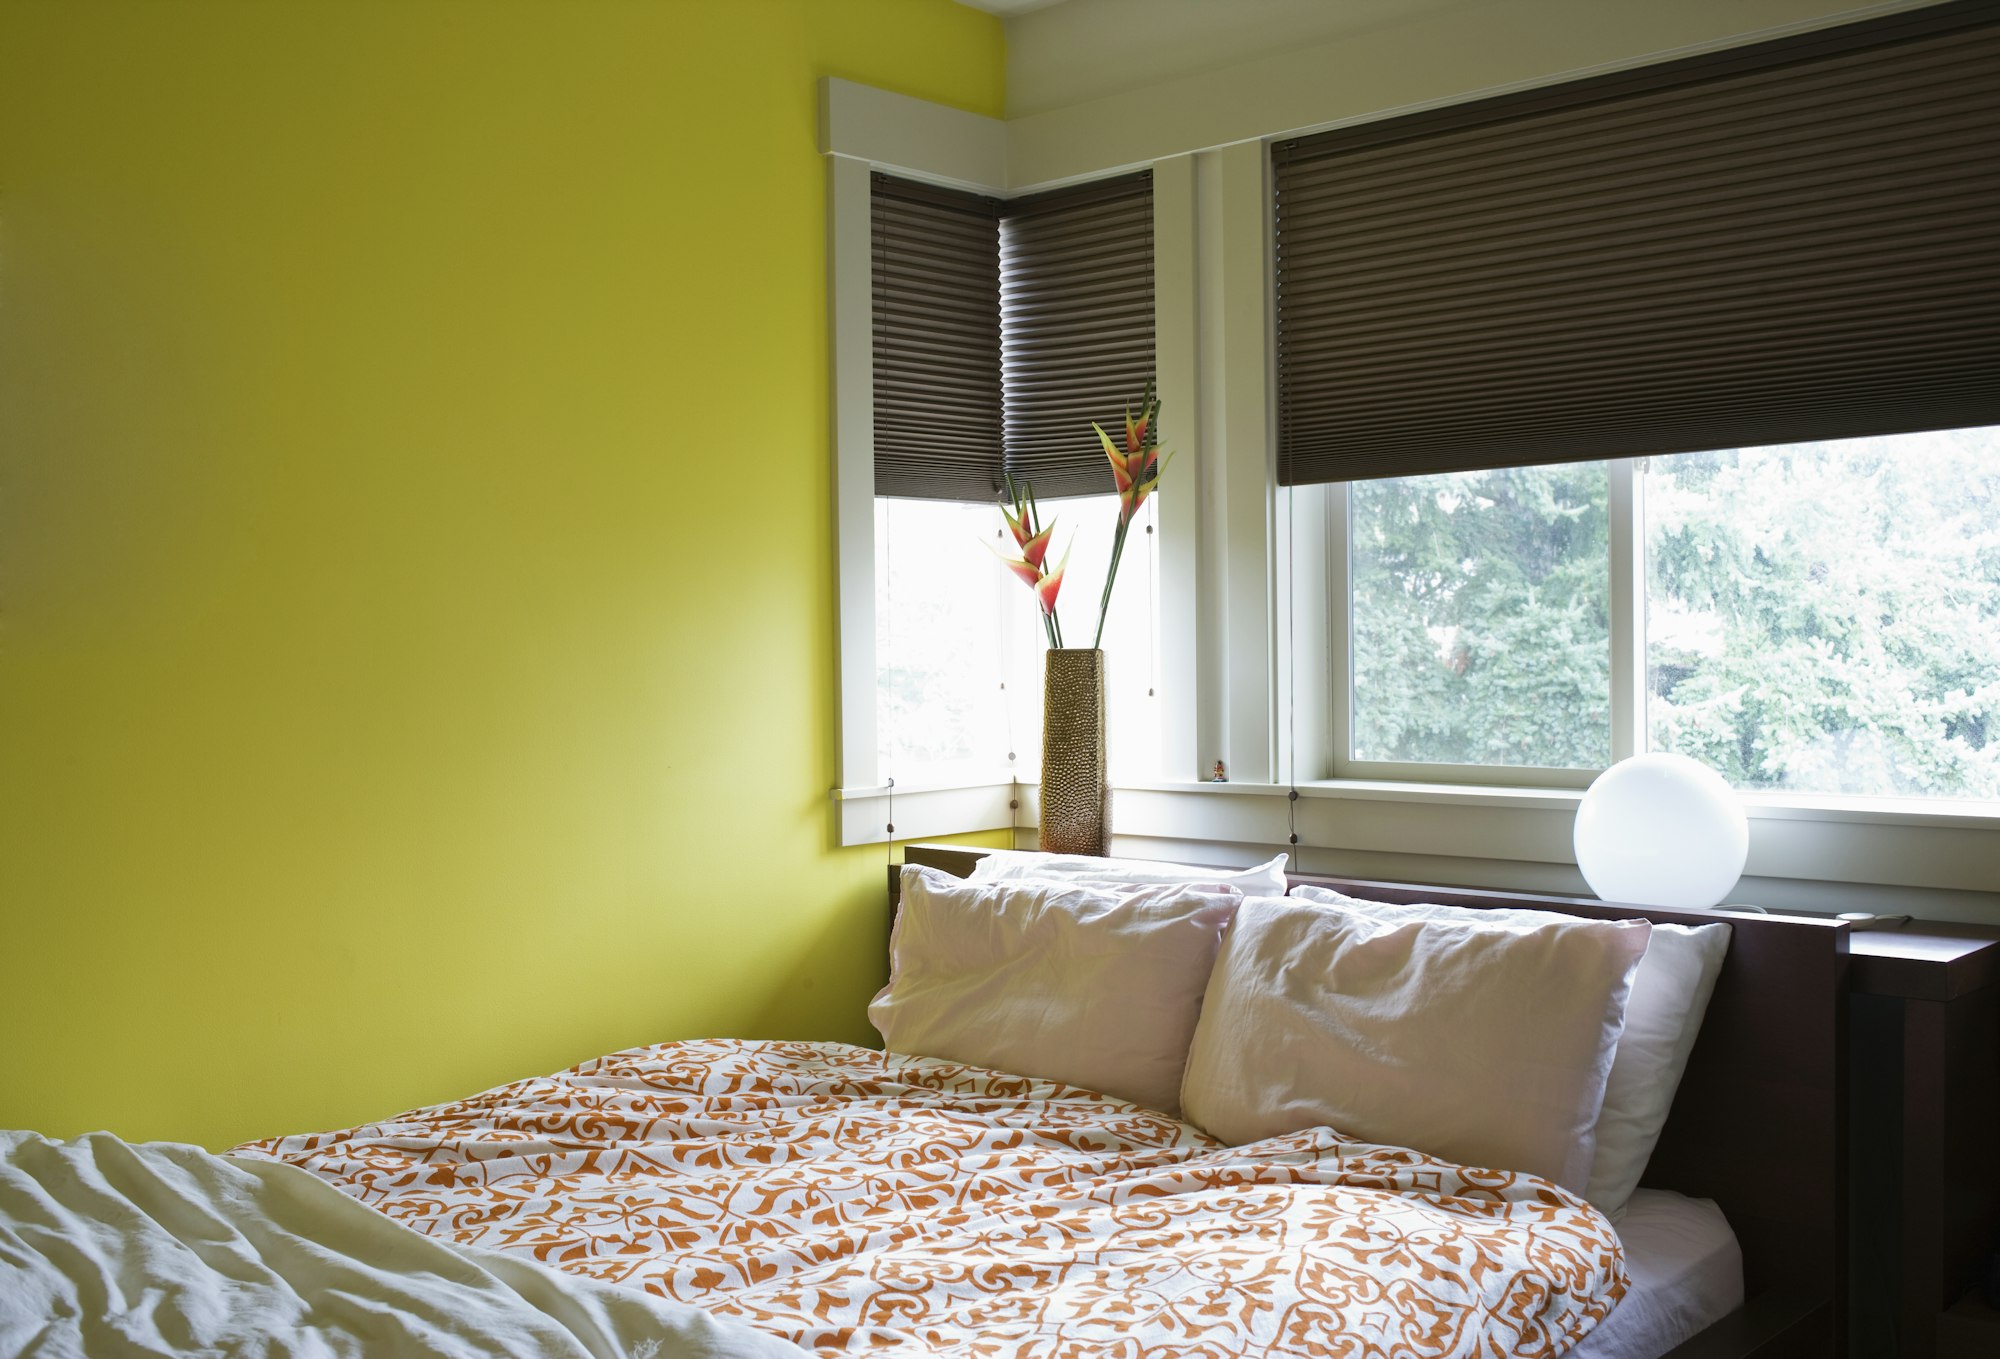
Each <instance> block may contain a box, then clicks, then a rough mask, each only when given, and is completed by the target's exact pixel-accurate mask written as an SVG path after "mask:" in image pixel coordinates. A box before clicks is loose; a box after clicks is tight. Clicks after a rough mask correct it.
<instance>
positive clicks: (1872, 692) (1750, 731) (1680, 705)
mask: <svg viewBox="0 0 2000 1359" xmlns="http://www.w3.org/2000/svg"><path fill="white" fill-rule="evenodd" d="M1621 484H1622V485H1624V486H1625V487H1627V488H1629V491H1628V493H1627V494H1624V495H1620V494H1618V493H1616V489H1615V488H1616V487H1618V486H1619V485H1621ZM1342 491H1343V493H1342V494H1341V495H1340V496H1338V497H1336V498H1335V503H1336V505H1339V504H1340V503H1341V502H1344V503H1345V506H1346V508H1345V512H1344V514H1343V513H1341V512H1340V511H1339V510H1338V509H1336V511H1335V513H1334V514H1333V516H1332V519H1331V522H1330V523H1329V529H1330V530H1331V532H1332V533H1333V535H1334V536H1335V537H1336V539H1338V538H1339V537H1341V536H1343V535H1344V537H1345V540H1346V541H1345V555H1346V560H1347V569H1346V572H1345V575H1344V578H1345V580H1346V582H1347V597H1346V599H1345V600H1344V601H1336V604H1337V605H1338V604H1341V603H1344V608H1343V607H1336V608H1335V609H1334V610H1333V618H1334V628H1335V633H1336V637H1335V643H1336V645H1335V655H1336V656H1339V655H1342V654H1345V655H1346V657H1347V664H1346V666H1345V667H1344V668H1342V670H1341V677H1344V679H1345V683H1344V684H1340V683H1338V682H1337V683H1336V686H1335V688H1334V692H1333V694H1332V695H1331V698H1332V700H1333V701H1334V702H1335V703H1336V704H1343V705H1345V710H1346V713H1347V716H1348V723H1347V726H1346V728H1345V732H1346V735H1345V738H1344V740H1343V742H1342V745H1341V748H1340V749H1337V750H1336V751H1335V760H1334V772H1335V773H1336V774H1340V775H1345V776H1349V777H1378V778H1421V779H1425V780H1433V781H1435V780H1464V779H1468V778H1469V779H1472V780H1474V781H1478V782H1491V781H1493V780H1494V779H1496V778H1500V779H1506V780H1509V781H1513V782H1518V783H1528V784H1533V783H1556V784H1561V783H1580V782H1581V781H1583V779H1586V778H1587V777H1588V776H1589V775H1590V774H1592V773H1594V772H1595V771H1597V770H1600V769H1602V768H1604V767H1606V766H1607V765H1609V764H1610V763H1612V761H1613V760H1614V759H1616V758H1619V757H1620V756H1622V755H1624V754H1631V753H1636V752H1637V751H1641V750H1664V751H1674V752H1677V753H1680V754H1684V755H1688V756H1690V757H1692V758H1694V759H1697V760H1699V761H1701V762H1702V763H1704V764H1706V765H1708V766H1709V767H1711V768H1713V769H1715V770H1717V771H1718V772H1720V773H1721V774H1722V775H1723V776H1724V777H1725V778H1727V779H1728V780H1729V781H1730V782H1731V783H1732V784H1733V785H1735V786H1736V787H1738V788H1741V789H1744V790H1746V791H1753V792H1755V791H1766V792H1778V793H1796V794H1803V795H1812V796H1816V797H1866V798H1928V799H1949V800H1953V801H1974V802H1993V801H2000V428H1993V427H1982V428H1977V429H1961V430H1945V431H1935V432H1931V433H1923V434H1907V435H1893V436H1883V437H1878V438H1867V439H1849V440H1838V441H1832V442H1820V443H1803V444H1784V445H1774V446H1768V447H1761V448H1747V449H1729V450H1723V451H1718V452H1706V453H1686V454H1675V455H1670V456H1663V457H1656V458H1649V459H1634V460H1625V461H1620V462H1613V463H1561V464H1556V465H1554V466H1545V467H1522V468H1510V469H1503V470H1498V471H1486V472H1462V473H1451V474H1440V475H1436V476H1422V477H1402V478H1391V479H1384V480H1378V481H1366V482H1356V483H1353V484H1351V485H1349V486H1347V487H1345V488H1342ZM1621 557H1622V558H1623V561H1622V563H1621ZM1620 579H1624V580H1628V581H1631V582H1635V583H1636V584H1637V588H1633V589H1626V590H1621V589H1619V588H1618V587H1617V585H1616V584H1615V582H1616V581H1618V580H1620ZM1343 629H1344V631H1343ZM1621 632H1622V634H1623V635H1625V636H1628V637H1631V638H1633V639H1635V645H1636V647H1637V652H1636V655H1635V663H1634V664H1631V665H1629V666H1625V667H1621V666H1619V665H1618V664H1617V651H1616V647H1615V645H1614V639H1615V638H1616V637H1618V636H1619V635H1620V634H1621ZM1621 689H1623V690H1624V691H1625V692H1624V695H1623V697H1624V700H1625V701H1624V702H1623V703H1622V704H1621V702H1620V698H1621ZM1621 711H1622V712H1623V713H1625V714H1628V716H1627V717H1626V718H1625V723H1626V726H1625V729H1623V730H1621V729H1620V726H1619V719H1618V714H1619V713H1620V712H1621ZM1339 730H1341V728H1340V727H1339V725H1338V724H1336V731H1339ZM1579 776H1580V777H1579Z"/></svg>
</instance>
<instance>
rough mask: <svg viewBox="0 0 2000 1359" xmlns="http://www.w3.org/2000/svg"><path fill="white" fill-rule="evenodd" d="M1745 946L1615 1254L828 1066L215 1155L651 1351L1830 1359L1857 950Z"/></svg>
mask: <svg viewBox="0 0 2000 1359" xmlns="http://www.w3.org/2000/svg"><path fill="white" fill-rule="evenodd" d="M909 858H910V860H911V861H912V862H914V863H920V864H926V865H929V866H930V867H932V868H935V869H938V870H941V871H944V872H947V873H963V872H966V871H969V870H970V869H971V867H972V864H973V863H974V862H975V857H974V856H971V855H968V854H967V853H966V852H964V851H957V850H946V849H929V848H923V847H917V848H913V849H912V850H911V851H910V852H909ZM895 881H896V880H895V879H894V878H893V875H892V893H891V895H892V901H893V898H894V896H895V890H894V883H895ZM1308 881H1310V882H1313V883H1317V884H1319V885H1322V886H1332V887H1335V888H1338V889H1340V890H1352V891H1357V892H1358V891H1361V890H1363V889H1364V888H1365V889H1366V890H1367V891H1369V892H1371V893H1373V894H1375V895H1377V896H1381V897H1383V899H1385V900H1393V899H1396V894H1398V893H1402V894H1405V895H1404V896H1403V897H1402V898H1401V899H1403V900H1409V901H1416V900H1438V899H1439V898H1440V896H1441V895H1443V896H1449V897H1450V898H1452V900H1453V902H1454V903H1455V904H1458V905H1464V906H1476V907H1493V908H1503V907H1513V908H1519V907H1523V906H1527V907H1534V908H1537V909H1550V908H1560V909H1562V910H1565V911H1567V912H1570V913H1572V914H1580V915H1588V916H1594V917H1598V918H1602V919H1609V920H1618V919H1622V918H1624V917H1627V916H1630V915H1631V914H1632V913H1631V912H1625V911H1621V909H1620V908H1617V907H1608V906H1604V905H1602V904H1600V903H1594V902H1575V901H1558V900H1555V899H1547V898H1524V897H1519V896H1507V895H1502V894H1480V893H1440V891H1439V890H1438V889H1415V888H1409V887H1395V886H1390V885H1385V884H1354V883H1337V882H1335V881H1334V880H1328V879H1314V880H1305V879H1300V880H1298V882H1300V883H1305V882H1308ZM1649 914H1651V915H1652V916H1655V917H1658V918H1660V919H1668V918H1673V919H1684V920H1688V921H1695V920H1700V919H1703V918H1704V917H1703V916H1702V914H1701V913H1660V912H1652V913H1649ZM1732 924H1733V925H1734V926H1735V929H1736V933H1735V939H1734V942H1733V944H1732V945H1731V947H1730V951H1729V956H1728V961H1727V964H1726V965H1725V966H1724V968H1723V970H1722V973H1721V975H1720V977H1719V978H1718V980H1717V982H1716V986H1715V992H1714V995H1713V998H1712V1000H1711V1001H1710V1004H1709V1011H1708V1018H1707V1020H1706V1022H1705V1024H1704V1025H1703V1029H1702V1037H1701V1039H1700V1041H1699V1043H1698V1044H1697V1047H1696V1050H1695V1052H1694V1055H1693V1057H1692V1059H1691V1060H1690V1062H1689V1065H1688V1068H1687V1074H1686V1077H1685V1078H1684V1080H1683V1082H1682V1087H1681V1094H1680V1096H1679V1098H1678V1099H1677V1100H1676V1101H1675V1104H1674V1110H1673V1114H1672V1117H1671V1119H1670V1121H1669V1124H1668V1128H1667V1131H1666V1133H1665V1134H1664V1135H1663V1137H1662V1140H1661V1142H1660V1145H1659V1148H1658V1150H1657V1152H1656V1153H1655V1154H1654V1158H1653V1164H1652V1169H1651V1171H1650V1172H1649V1174H1648V1177H1647V1184H1646V1187H1645V1188H1644V1189H1643V1190H1641V1191H1640V1193H1639V1194H1638V1195H1636V1196H1635V1197H1634V1198H1633V1200H1632V1203H1631V1205H1630V1206H1629V1207H1628V1208H1627V1209H1626V1211H1625V1215H1624V1218H1623V1219H1622V1220H1621V1222H1620V1224H1619V1226H1618V1227H1616V1228H1614V1227H1613V1226H1612V1225H1611V1224H1610V1223H1609V1222H1608V1221H1607V1220H1606V1219H1605V1218H1603V1217H1602V1216H1599V1215H1598V1214H1597V1213H1595V1212H1594V1211H1593V1210H1591V1209H1590V1208H1589V1207H1588V1206H1587V1205H1585V1204H1584V1203H1583V1202H1582V1201H1581V1200H1580V1199H1579V1198H1577V1197H1575V1196H1573V1195H1568V1194H1565V1193H1563V1192H1562V1191H1559V1190H1557V1189H1555V1188H1554V1187H1553V1186H1551V1185H1550V1184H1548V1183H1547V1182H1546V1181H1545V1180H1543V1179H1540V1178H1537V1177H1535V1176H1532V1175H1529V1174H1526V1173H1521V1174H1516V1173H1513V1172H1502V1171H1491V1170H1478V1169H1467V1168H1465V1167H1463V1166H1460V1165H1457V1164H1455V1163H1452V1162H1450V1161H1447V1160H1443V1159H1439V1158H1436V1157H1430V1156H1425V1155H1422V1154H1419V1153H1417V1152H1414V1151H1409V1150H1406V1149H1404V1148H1402V1147H1399V1146H1385V1145H1379V1144H1374V1143H1368V1142H1364V1141H1360V1140H1358V1139H1354V1138H1350V1137H1344V1136H1343V1135H1342V1134H1340V1133H1336V1132H1334V1131H1332V1130H1331V1129H1329V1128H1325V1127H1317V1128H1309V1129H1303V1130H1299V1131H1295V1132H1291V1133H1288V1134H1285V1135H1281V1136H1273V1137H1266V1138H1260V1139H1257V1140H1254V1141H1249V1142H1244V1143H1242V1144H1239V1145H1231V1144H1228V1143H1224V1142H1221V1141H1219V1140H1218V1139H1216V1138H1214V1137H1211V1136H1209V1135H1207V1134H1206V1133H1204V1132H1203V1131H1202V1130H1201V1129H1200V1128H1198V1127H1195V1126H1193V1125H1192V1124H1190V1123H1188V1122H1183V1121H1181V1120H1180V1119H1178V1118H1175V1117H1172V1116H1169V1115H1168V1114H1167V1113H1164V1112H1160V1111H1159V1110H1158V1109H1156V1108H1152V1107H1145V1106H1142V1105H1140V1104H1137V1103H1132V1102H1128V1101H1125V1100H1121V1099H1118V1098H1115V1097H1111V1096H1107V1095H1105V1094H1101V1093H1097V1092H1096V1091H1095V1090H1092V1089H1086V1088H1082V1087H1080V1086H1076V1085H1066V1084H1063V1083H1060V1082H1057V1081H1053V1080H1049V1079H1038V1078H1034V1077H1028V1076H1021V1075H1016V1074H1009V1073H1007V1072H1004V1071H998V1070H993V1069H988V1068H985V1067H981V1066H977V1065H969V1064H966V1063H962V1062H953V1061H948V1060H939V1059H936V1058H931V1057H922V1056H909V1055H903V1056H898V1055H894V1054H891V1053H883V1052H878V1051H874V1050H871V1049H864V1048H858V1047H851V1046H847V1045H843V1044H827V1043H752V1042H743V1041H736V1040H719V1039H718V1040H706V1041H698V1042H682V1043H668V1044H661V1045H657V1046H653V1047H646V1048H639V1049H634V1050H631V1051H628V1052H623V1053H617V1054H612V1055H610V1056H608V1057H604V1058H600V1059H597V1060H595V1061H591V1062H586V1063H584V1064H582V1065H580V1066H578V1067H576V1068H572V1069H571V1070H569V1071H566V1072H561V1073H557V1074H555V1075H552V1076H548V1077H541V1078H534V1079H530V1080H524V1081H518V1082H515V1083H513V1084H511V1085H508V1086H504V1087H501V1088H499V1089H497V1090H492V1091H488V1092H485V1093H483V1094H481V1095H477V1096H474V1097H472V1098H470V1099H466V1100H459V1101H453V1102H450V1103H446V1104H442V1105H437V1106H432V1107H430V1108H427V1109H421V1110H415V1111H411V1112H410V1113H408V1114H405V1115H401V1116H399V1117H398V1118H396V1119H393V1120H388V1121H385V1122H380V1123H375V1124H369V1125H364V1126H361V1127H357V1128H351V1129H345V1130H340V1131H335V1132H327V1133H314V1134H301V1135H296V1136H288V1137H280V1138H273V1139H269V1140H266V1141H263V1142H258V1143H254V1144H250V1145H248V1146H246V1147H244V1148H240V1149H238V1150H239V1153H240V1154H239V1155H238V1156H237V1157H234V1158H231V1161H232V1164H233V1165H234V1166H236V1167H238V1168H239V1169H240V1168H242V1167H253V1168H262V1167H268V1173H270V1174H273V1175H275V1174H277V1173H278V1172H280V1171H284V1172H288V1173H296V1172H310V1177H309V1178H312V1179H313V1180H315V1181H316V1185H315V1187H317V1185H331V1186H332V1187H333V1188H335V1189H337V1190H339V1191H341V1193H342V1194H343V1195H344V1196H345V1197H346V1198H348V1199H350V1200H358V1202H359V1203H360V1204H364V1205H367V1206H368V1208H370V1209H372V1210H374V1214H375V1217H376V1218H377V1219H379V1220H381V1221H383V1222H386V1223H392V1224H397V1225H398V1226H399V1227H400V1228H401V1229H406V1231H407V1235H408V1236H409V1237H410V1238H411V1239H413V1240H422V1241H424V1242H427V1243H434V1244H444V1245H449V1246H451V1247H452V1248H454V1249H458V1250H463V1251H465V1252H467V1253H468V1255H469V1257H470V1258H472V1259H474V1260H483V1261H487V1262H496V1261H497V1262H505V1261H512V1260H519V1261H524V1262H527V1263H528V1264H531V1265H532V1266H533V1267H534V1268H536V1269H539V1270H542V1271H543V1272H544V1274H545V1275H546V1276H549V1277H557V1276H560V1277H562V1278H566V1279H569V1280H574V1281H576V1282H577V1283H578V1284H579V1285H587V1286H588V1287H589V1288H591V1289H595V1290H597V1292H596V1293H595V1294H593V1295H591V1297H590V1298H588V1299H586V1301H588V1302H589V1303H590V1305H591V1306H594V1307H596V1308H598V1309H599V1313H602V1312H603V1311H604V1309H605V1308H606V1307H607V1306H609V1305H610V1304H607V1303H606V1302H605V1301H604V1299H606V1298H610V1299H612V1300H613V1302H614V1303H615V1301H616V1299H618V1298H620V1297H625V1296H641V1295H643V1296H645V1297H646V1298H648V1299H649V1300H651V1301H652V1302H655V1303H657V1304H658V1305H660V1306H661V1307H663V1308H666V1309H670V1310H668V1311H665V1312H663V1313H662V1314H661V1316H660V1317H658V1318H654V1319H653V1323H652V1324H655V1325H656V1326H659V1327H663V1328H665V1329H663V1330H661V1331H660V1334H663V1335H664V1334H671V1335H674V1336H683V1337H684V1336H685V1335H686V1334H688V1333H689V1327H690V1326H691V1325H696V1324H699V1325H713V1326H718V1327H723V1328H734V1329H725V1331H724V1332H719V1333H709V1332H701V1333H699V1334H697V1335H696V1337H695V1340H694V1341H693V1342H691V1343H688V1344H685V1345H683V1346H682V1347H680V1348H676V1344H678V1343H679V1342H676V1344H669V1345H668V1347H667V1348H665V1349H659V1348H654V1349H646V1350H644V1351H643V1352H645V1353H648V1354H655V1353H657V1354H659V1355H669V1354H676V1353H688V1354H715V1355H723V1354H729V1355H735V1354H738V1353H741V1354H745V1355H748V1354H752V1353H756V1354H762V1353H766V1352H767V1350H766V1349H759V1348H758V1345H760V1344H765V1343H766V1342H777V1343H778V1344H780V1345H782V1346H785V1347H796V1349H795V1351H794V1350H792V1349H789V1348H788V1349H787V1352H796V1353H800V1354H820V1355H832V1354H850V1353H851V1354H864V1353H865V1354H913V1355H914V1354H924V1355H936V1356H940V1359H1012V1357H1013V1356H1021V1357H1022V1359H1026V1356H1042V1355H1061V1356H1069V1355H1075V1356H1085V1355H1100V1354H1101V1355H1108V1356H1130V1359H1155V1357H1156V1356H1157V1357H1158V1359H1166V1357H1167V1356H1201V1357H1202V1359H1279V1357H1280V1356H1306V1355H1355V1356H1361V1355H1376V1354H1380V1355H1384V1356H1387V1355H1397V1356H1405V1355H1406V1356H1410V1357H1411V1359H1421V1357H1422V1356H1432V1355H1437V1356H1445V1355H1471V1354H1482V1355H1484V1354H1492V1355H1502V1354H1505V1355H1519V1356H1524V1359H1525V1357H1526V1356H1538V1355H1549V1356H1554V1355H1557V1354H1562V1353H1573V1354H1575V1355H1578V1356H1580V1359H1659V1357H1660V1356H1661V1355H1662V1354H1665V1353H1669V1352H1670V1353H1671V1354H1672V1355H1673V1356H1675V1359H1698V1357H1699V1356H1708V1355H1725V1354H1727V1355H1752V1354H1760V1355H1771V1356H1776V1355H1791V1354H1797V1355H1806V1354H1814V1355H1818V1354H1827V1353H1833V1352H1835V1349H1834V1347H1835V1344H1836V1343H1837V1342H1836V1338H1835V1336H1836V1327H1835V1326H1834V1317H1835V1315H1836V1309H1837V1307H1838V1305H1839V1294H1838V1269H1837V1265H1838V1262H1839V1259H1840V1254H1841V1250H1842V1244H1841V1243H1842V1236H1841V1233H1842V1230H1843V1225H1844V1224H1843V1220H1842V1214H1843V1209H1842V1199H1841V1194H1840V1192H1839V1175H1838V1165H1839V1154H1840V1150H1841V1149H1840V1147H1839V1144H1838V1137H1839V1128H1840V1126H1841V1121H1840V1119H1839V1118H1838V1117H1837V1116H1836V1115H1837V1113H1838V1105H1839V1100H1840V1098H1841V1087H1840V1081H1839V1075H1840V1062H1839V1057H1840V1050H1839V1049H1840V1041H1841V1027H1840V1011H1839V1006H1838V995H1839V985H1838V984H1839V981H1840V973H1841V968H1842V966H1843V964H1844V952H1845V933H1844V930H1843V929H1842V928H1840V927H1838V926H1835V925H1831V924H1828V923H1825V922H1818V921H1809V920H1790V919H1783V918H1778V917H1770V918H1753V919H1747V920H1746V919H1741V918H1732ZM492 1268H493V1270H494V1271H495V1272H499V1273H502V1274H504V1272H505V1271H504V1270H502V1269H500V1268H499V1266H497V1265H494V1266H492ZM535 1282H536V1281H535V1280H530V1281H529V1284H530V1285H534V1284H535ZM527 1291H528V1292H530V1293H531V1294H532V1292H533V1288H532V1286H531V1287H530V1288H528V1289H527ZM1739 1298H1742V1299H1747V1300H1744V1301H1741V1302H1740V1303H1739ZM579 1306H582V1304H581V1303H571V1304H568V1309H569V1311H568V1312H567V1313H565V1312H563V1309H562V1308H561V1307H552V1306H549V1305H543V1308H542V1310H543V1311H544V1312H554V1313H556V1314H559V1315H568V1314H570V1313H574V1312H575V1311H576V1309H577V1308H578V1307H579ZM593 1315H596V1314H593ZM690 1318H693V1319H695V1320H694V1321H690ZM1697 1328H1699V1333H1698V1334H1695V1335H1694V1336H1693V1337H1692V1338H1691V1339H1687V1340H1686V1341H1685V1342H1684V1343H1683V1342H1681V1341H1679V1339H1678V1337H1680V1336H1684V1335H1687V1334H1688V1333H1689V1332H1690V1331H1692V1330H1695V1329H1697ZM0 1335H4V1332H0ZM1663 1336H1667V1337H1673V1340H1672V1341H1665V1340H1662V1339H1661V1337H1663ZM718 1337H719V1338H718ZM732 1337H733V1338H732ZM745 1337H754V1340H753V1339H745ZM1579 1339H1581V1344H1580V1345H1579V1344H1578V1343H1577V1342H1578V1341H1579ZM646 1343H647V1344H654V1343H655V1342H651V1341H648V1342H646ZM732 1346H734V1348H732ZM0 1349H4V1346H0ZM586 1349H587V1350H588V1352H591V1353H606V1354H611V1355H616V1354H623V1353H626V1352H627V1350H626V1349H621V1348H618V1347H617V1346H615V1345H613V1346H610V1347H608V1348H607V1347H605V1346H603V1345H599V1346H598V1347H597V1348H590V1347H589V1346H586ZM26 1352H31V1351H26ZM629 1352H631V1353H634V1354H637V1353H640V1352H641V1350H639V1349H630V1350H629Z"/></svg>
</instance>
